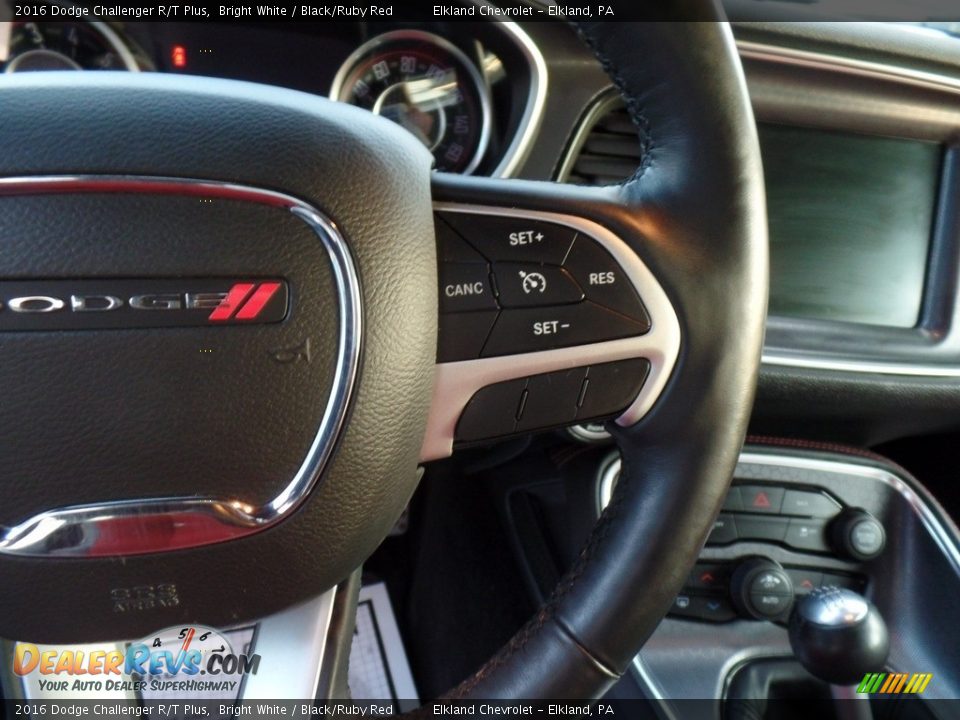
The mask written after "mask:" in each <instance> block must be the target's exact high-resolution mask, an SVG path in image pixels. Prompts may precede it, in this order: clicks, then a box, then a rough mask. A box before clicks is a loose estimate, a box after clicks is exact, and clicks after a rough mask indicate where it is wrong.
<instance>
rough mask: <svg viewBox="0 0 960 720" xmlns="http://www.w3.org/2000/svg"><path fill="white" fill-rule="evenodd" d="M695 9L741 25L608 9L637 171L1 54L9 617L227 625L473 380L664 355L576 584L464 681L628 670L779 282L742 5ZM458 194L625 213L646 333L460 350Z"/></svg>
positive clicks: (48, 624) (360, 547) (607, 58)
mask: <svg viewBox="0 0 960 720" xmlns="http://www.w3.org/2000/svg"><path fill="white" fill-rule="evenodd" d="M683 6H684V11H685V12H689V13H691V15H690V16H691V17H696V19H698V20H702V19H704V17H712V18H713V19H714V20H715V21H716V22H710V23H705V22H693V23H682V22H681V23H678V22H671V23H662V24H634V23H621V22H616V23H614V22H610V23H593V24H582V25H580V26H578V31H579V33H580V34H581V36H582V37H583V39H584V40H585V41H586V42H587V43H588V44H589V45H590V46H591V47H592V48H593V50H594V51H595V53H596V55H597V57H598V58H599V59H600V61H601V62H602V64H603V66H604V67H605V68H606V70H607V72H608V73H609V74H610V76H611V77H612V78H613V80H614V82H615V83H616V85H617V87H618V88H619V89H620V91H621V93H622V94H623V97H624V99H625V101H626V104H627V107H628V109H629V112H630V115H631V117H632V119H633V121H634V123H635V124H636V125H637V127H638V129H639V134H640V138H641V143H642V146H643V162H642V165H641V166H640V168H639V169H638V170H637V172H636V173H635V174H634V176H633V177H631V178H630V179H629V180H628V181H627V182H625V183H624V184H622V185H619V186H616V187H605V188H586V187H575V186H561V185H556V184H551V183H545V182H530V181H518V180H497V179H487V178H468V177H459V176H447V175H443V174H438V173H433V174H432V173H431V170H430V164H431V157H430V155H429V153H428V152H427V151H426V150H425V149H424V148H423V147H422V146H420V145H419V144H418V143H417V141H416V140H415V139H413V138H412V137H411V136H409V135H408V134H407V133H405V132H403V131H402V130H401V129H399V128H397V127H396V126H394V125H393V124H391V123H390V122H388V121H386V120H383V119H381V118H377V117H375V116H374V115H372V114H370V113H367V112H363V111H361V110H358V109H356V108H353V107H349V106H346V105H343V104H339V103H334V102H328V101H326V100H323V99H319V98H315V97H312V96H308V95H305V94H301V93H297V92H293V91H287V90H282V89H276V88H270V87H262V86H258V85H253V84H247V83H240V82H232V81H222V80H214V79H203V78H186V77H179V76H178V77H169V76H162V75H153V74H147V73H142V74H134V73H130V74H120V73H117V74H114V73H101V72H91V73H75V74H74V73H69V74H68V73H29V74H22V75H20V74H14V75H8V76H5V77H3V78H2V80H0V96H2V98H3V108H4V109H3V123H2V125H3V132H2V133H0V237H2V241H3V252H2V253H0V302H2V303H3V305H2V307H0V355H2V357H3V358H4V362H2V363H0V387H3V389H4V390H3V405H2V408H3V409H2V411H0V468H2V469H0V577H2V578H3V579H4V581H3V583H2V589H0V637H6V638H9V639H16V640H26V641H31V642H49V643H65V642H66V643H78V642H90V641H98V640H104V639H108V638H110V637H112V638H133V637H141V636H145V635H146V634H147V633H150V632H151V631H155V630H157V629H158V628H162V627H166V626H172V625H175V624H178V623H188V622H198V621H199V622H203V623H204V624H206V625H210V626H215V627H222V626H228V625H234V624H236V623H238V622H241V621H249V620H254V619H257V618H260V617H264V616H267V615H270V614H271V613H276V612H279V611H281V610H283V609H284V608H288V607H290V606H292V605H294V604H296V603H301V602H304V601H305V600H307V599H308V598H312V597H316V596H318V595H320V594H321V593H324V592H325V591H328V590H329V589H330V588H333V587H334V586H336V585H337V584H338V583H341V582H343V581H344V580H345V579H346V578H348V577H350V576H351V573H353V572H354V570H355V569H356V568H358V567H359V566H360V565H361V564H362V563H363V561H364V559H365V558H367V557H368V556H369V555H370V554H371V553H372V552H373V550H374V549H375V548H376V547H377V545H378V544H379V543H380V542H381V540H382V539H383V538H384V537H385V536H386V535H387V533H388V532H389V530H390V528H391V527H392V525H393V524H394V522H395V520H396V519H397V518H398V517H399V515H400V513H401V512H402V510H403V508H404V506H405V505H406V503H407V502H408V500H409V499H410V497H411V495H412V493H413V491H414V490H415V488H416V485H417V480H418V464H419V463H420V462H421V460H423V459H428V458H432V457H437V456H439V455H442V454H444V453H449V452H450V447H451V445H450V443H451V442H452V438H451V437H450V433H451V432H452V430H451V428H452V427H453V425H454V424H455V422H456V417H455V416H456V415H457V414H459V413H460V411H461V410H462V409H463V407H464V405H465V403H466V401H467V400H469V397H470V395H469V393H468V394H467V395H466V396H465V397H462V395H463V393H462V392H461V393H460V394H459V395H458V394H457V393H456V392H454V389H455V388H457V387H459V385H458V383H460V384H461V385H462V384H463V382H465V381H463V382H461V380H462V378H464V377H468V376H469V378H470V379H471V380H470V382H473V383H475V384H476V383H479V384H481V385H482V384H483V383H484V382H485V381H489V380H492V379H494V377H495V379H497V380H503V379H505V378H506V377H508V376H509V374H510V372H514V375H515V376H516V377H519V376H521V375H523V376H529V375H531V368H539V369H541V370H543V371H558V370H563V369H566V368H571V367H576V366H582V365H591V364H594V363H596V362H598V361H607V360H620V359H623V358H624V357H627V356H630V355H631V354H634V355H637V354H639V355H642V356H644V357H646V358H648V360H649V361H650V363H651V369H650V377H649V378H648V380H647V386H645V390H644V392H647V390H648V389H649V388H653V391H651V392H648V394H647V395H646V396H644V397H645V400H644V404H642V405H643V406H642V407H641V406H636V407H635V408H634V410H635V412H633V414H632V415H631V414H629V413H624V414H623V415H621V416H620V417H619V420H618V421H617V423H615V424H613V425H612V426H611V427H612V428H613V432H614V435H615V438H616V440H617V443H618V444H619V447H620V450H621V452H622V454H623V458H624V463H623V470H622V475H621V479H620V481H619V483H618V485H617V487H616V491H615V493H614V495H613V498H612V501H611V502H610V504H609V506H608V507H607V508H606V510H605V511H604V512H603V514H602V516H601V518H600V520H599V522H598V523H597V525H596V527H595V529H594V530H593V534H592V536H591V537H590V539H589V542H588V543H587V545H586V546H585V547H584V549H583V552H582V554H581V555H580V558H579V561H578V562H577V563H576V565H575V567H573V568H572V570H571V571H570V572H569V573H568V574H567V575H566V576H565V577H564V579H563V580H562V581H561V583H560V585H559V586H558V587H557V589H556V591H555V592H554V594H553V596H552V598H551V599H550V600H549V602H548V603H547V604H546V605H545V606H544V607H543V608H542V609H541V610H540V611H539V612H538V613H537V614H536V616H535V617H534V618H533V619H532V620H530V622H529V623H528V624H527V625H526V626H525V627H524V628H523V629H522V630H521V631H520V632H519V633H518V634H517V635H516V636H515V637H514V638H513V639H512V640H511V641H510V642H509V643H508V644H507V645H506V646H505V647H504V648H503V649H502V650H501V651H500V652H499V653H498V654H497V655H496V656H495V657H494V658H492V659H491V660H490V661H489V662H488V663H487V664H486V665H485V666H484V667H483V668H481V669H480V670H479V671H478V672H477V673H476V674H475V675H474V676H473V677H471V678H469V679H468V680H466V681H465V682H464V683H463V684H462V685H461V686H460V687H459V688H457V689H455V690H454V691H453V692H452V695H453V696H455V697H463V698H470V697H477V698H532V697H577V698H588V697H597V696H599V695H601V694H602V693H603V692H604V691H605V690H606V689H607V688H609V687H610V686H611V684H612V683H613V682H614V681H615V680H616V679H617V678H618V677H619V676H620V675H621V674H622V673H624V672H625V670H626V669H627V668H628V666H629V664H630V662H631V660H632V658H633V657H634V656H635V655H636V653H637V651H638V650H639V648H640V647H641V646H642V645H643V643H644V641H645V640H646V638H647V637H648V636H649V635H650V633H651V632H652V631H653V630H654V628H655V627H656V625H657V624H658V622H659V621H660V619H661V618H662V617H663V616H664V614H665V613H666V611H667V609H668V608H669V606H670V605H671V602H672V600H673V598H674V596H675V595H676V593H677V592H678V590H679V589H680V587H681V585H682V583H683V580H684V578H685V576H686V574H687V573H688V571H689V569H690V568H691V567H692V565H693V563H694V561H695V559H696V557H697V554H698V551H699V549H700V547H701V545H702V544H703V542H704V540H705V538H706V536H707V534H708V531H709V530H710V529H711V527H712V523H713V520H714V517H715V515H716V513H717V512H718V510H719V507H720V504H721V502H722V498H723V496H724V494H725V491H726V488H727V485H728V482H729V478H730V477H731V473H732V470H733V467H734V464H735V461H736V457H737V453H738V451H739V449H740V446H741V444H742V442H743V438H744V434H745V431H746V424H747V420H748V416H749V413H750V409H751V405H752V400H753V393H754V389H755V384H756V378H757V372H758V367H759V360H760V350H761V344H762V337H763V327H764V318H765V310H766V292H767V265H766V261H767V257H766V223H765V203H764V192H763V185H762V172H761V165H760V158H759V151H758V145H757V139H756V130H755V126H754V120H753V116H752V113H751V109H750V104H749V101H748V97H747V91H746V86H745V82H744V78H743V74H742V71H741V68H740V65H739V61H738V57H737V53H736V49H735V47H734V43H733V41H732V36H731V34H730V31H729V28H728V26H727V25H726V24H725V23H723V22H721V20H722V18H721V17H720V16H719V14H718V11H716V10H715V9H714V5H713V3H711V2H708V1H707V0H697V1H696V2H686V3H683ZM435 204H437V207H459V208H461V209H463V208H466V209H467V210H468V211H469V212H474V213H476V214H477V215H482V216H485V217H487V218H489V217H490V216H494V217H497V216H502V217H504V218H516V217H529V218H533V219H537V220H538V221H539V220H543V219H544V218H547V219H549V218H555V219H557V220H556V222H557V224H559V225H561V226H563V225H564V223H567V224H568V225H569V224H571V223H573V224H574V225H576V226H577V227H579V228H580V230H581V232H582V231H583V228H588V229H592V230H591V232H593V234H594V235H595V239H603V238H607V240H608V242H607V247H608V249H611V248H613V247H614V246H616V247H617V248H618V253H619V254H618V256H617V257H618V260H619V262H620V263H621V265H622V267H623V268H624V269H625V270H626V272H627V274H631V275H632V277H634V278H638V277H640V276H641V275H643V273H646V274H645V275H643V277H642V278H641V280H642V282H641V281H638V283H639V285H643V283H646V285H645V286H643V287H640V286H639V285H638V287H639V290H640V295H641V299H642V300H644V302H647V303H648V305H649V306H650V307H648V310H649V311H650V318H649V319H650V327H649V328H648V332H646V334H644V337H646V338H647V339H648V340H647V341H645V342H646V344H642V343H641V344H640V345H637V344H636V343H633V344H631V342H630V341H628V340H624V339H619V340H616V339H615V340H604V341H602V342H600V341H598V342H587V343H584V344H578V345H574V346H571V347H565V348H563V349H562V350H556V349H544V350H539V349H536V350H533V351H531V352H526V353H508V354H506V355H505V357H496V358H487V359H485V358H479V359H476V360H471V361H465V362H455V363H447V364H441V365H439V366H438V365H437V363H436V358H437V327H438V294H437V289H436V288H437V271H438V260H437V250H436V247H437V244H436V243H437V241H436V236H435V223H434V213H433V211H434V206H435ZM571 219H572V220H571ZM587 234H590V233H587ZM631 268H634V269H631ZM637 268H639V269H637ZM638 273H639V274H638ZM644 278H645V279H644ZM645 293H650V294H649V295H648V296H647V297H644V294H645ZM654 296H656V297H657V298H660V300H656V302H655V301H654ZM667 304H668V306H667ZM655 305H656V306H657V307H656V308H655V307H654V306H655ZM661 306H662V307H661ZM658 343H665V344H664V345H662V346H661V345H658ZM638 348H640V349H638ZM511 367H512V368H515V370H513V371H511V370H510V369H509V368H511ZM505 368H507V369H505ZM478 378H479V380H478ZM472 389H473V386H471V390H472ZM461 390H462V388H461ZM654 391H655V392H654ZM451 413H453V416H451ZM425 432H426V436H427V440H426V441H425V440H424V437H425ZM427 447H429V448H430V450H429V451H427V452H425V451H424V449H425V448H427ZM438 448H439V449H438ZM67 592H68V593H69V597H70V605H69V611H67V610H66V607H65V605H64V603H63V602H62V600H63V598H64V593H67ZM344 626H345V627H348V626H349V623H347V624H346V625H344ZM334 629H336V628H334ZM341 640H342V638H340V639H338V638H329V637H328V638H327V643H328V645H331V646H332V645H335V644H337V643H338V642H340V641H341ZM347 647H348V648H349V639H348V640H347Z"/></svg>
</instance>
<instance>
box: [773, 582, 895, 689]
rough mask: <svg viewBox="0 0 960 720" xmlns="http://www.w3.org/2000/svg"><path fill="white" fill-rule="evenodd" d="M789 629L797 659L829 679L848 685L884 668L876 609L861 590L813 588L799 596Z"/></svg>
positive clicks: (885, 646) (886, 642)
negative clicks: (861, 593)
mask: <svg viewBox="0 0 960 720" xmlns="http://www.w3.org/2000/svg"><path fill="white" fill-rule="evenodd" d="M789 635H790V646H791V647H792V648H793V652H794V654H795V655H796V656H797V659H798V660H799V661H800V664H802V665H803V666H804V667H805V668H806V669H807V670H808V671H809V672H810V673H811V674H812V675H815V676H816V677H818V678H820V679H821V680H825V681H826V682H828V683H832V684H834V685H851V684H853V683H855V682H857V681H858V680H860V679H861V678H862V677H863V676H864V675H866V674H867V673H869V672H877V671H879V670H883V666H884V663H885V662H886V661H887V654H888V653H889V652H890V636H889V635H888V633H887V625H886V623H885V622H884V621H883V618H882V617H881V616H880V611H879V610H877V608H876V606H875V605H874V604H873V603H871V602H870V601H869V600H867V599H866V598H865V597H863V596H862V595H858V594H857V593H855V592H853V591H852V590H844V589H841V588H835V587H823V588H818V589H817V590H814V591H813V592H811V593H809V594H807V595H804V596H803V597H801V598H800V599H798V600H797V602H796V604H795V606H794V609H793V613H792V615H791V616H790V624H789Z"/></svg>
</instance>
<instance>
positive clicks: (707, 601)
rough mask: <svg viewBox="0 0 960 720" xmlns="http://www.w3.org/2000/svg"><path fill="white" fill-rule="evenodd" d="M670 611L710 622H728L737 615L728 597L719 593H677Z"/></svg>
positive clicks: (680, 615) (681, 615) (672, 613)
mask: <svg viewBox="0 0 960 720" xmlns="http://www.w3.org/2000/svg"><path fill="white" fill-rule="evenodd" d="M669 612H670V614H671V615H677V616H679V617H685V618H691V619H695V620H706V621H708V622H727V621H728V620H733V618H734V617H736V613H735V612H734V610H733V607H732V606H731V605H730V603H729V602H728V601H727V599H726V598H724V597H722V596H719V595H717V596H701V595H687V594H683V595H677V597H676V599H675V600H674V601H673V607H671V608H670V610H669Z"/></svg>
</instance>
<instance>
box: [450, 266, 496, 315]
mask: <svg viewBox="0 0 960 720" xmlns="http://www.w3.org/2000/svg"><path fill="white" fill-rule="evenodd" d="M496 308H497V301H496V299H495V298H494V297H493V293H492V292H491V291H490V276H489V275H488V274H487V266H486V264H483V265H480V264H475V263H441V265H440V312H442V313H448V312H464V311H467V310H496Z"/></svg>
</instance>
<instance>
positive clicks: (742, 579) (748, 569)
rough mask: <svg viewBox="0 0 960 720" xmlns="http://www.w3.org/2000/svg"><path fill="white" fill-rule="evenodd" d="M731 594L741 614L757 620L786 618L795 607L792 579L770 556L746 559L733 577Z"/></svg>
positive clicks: (731, 578) (734, 572) (731, 579)
mask: <svg viewBox="0 0 960 720" xmlns="http://www.w3.org/2000/svg"><path fill="white" fill-rule="evenodd" d="M730 595H731V598H730V599H731V600H732V602H733V605H734V607H736V608H737V610H738V611H739V612H740V614H741V615H743V616H745V617H749V618H753V619H755V620H785V619H786V618H787V616H788V615H789V614H790V608H791V607H793V582H791V580H790V576H789V575H787V573H786V571H785V570H784V569H783V568H782V567H781V566H780V564H779V563H777V562H774V561H773V560H770V559H769V558H763V557H755V558H749V559H747V560H744V561H743V562H742V563H741V564H740V565H738V566H737V569H736V570H734V571H733V575H732V576H731V577H730Z"/></svg>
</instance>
